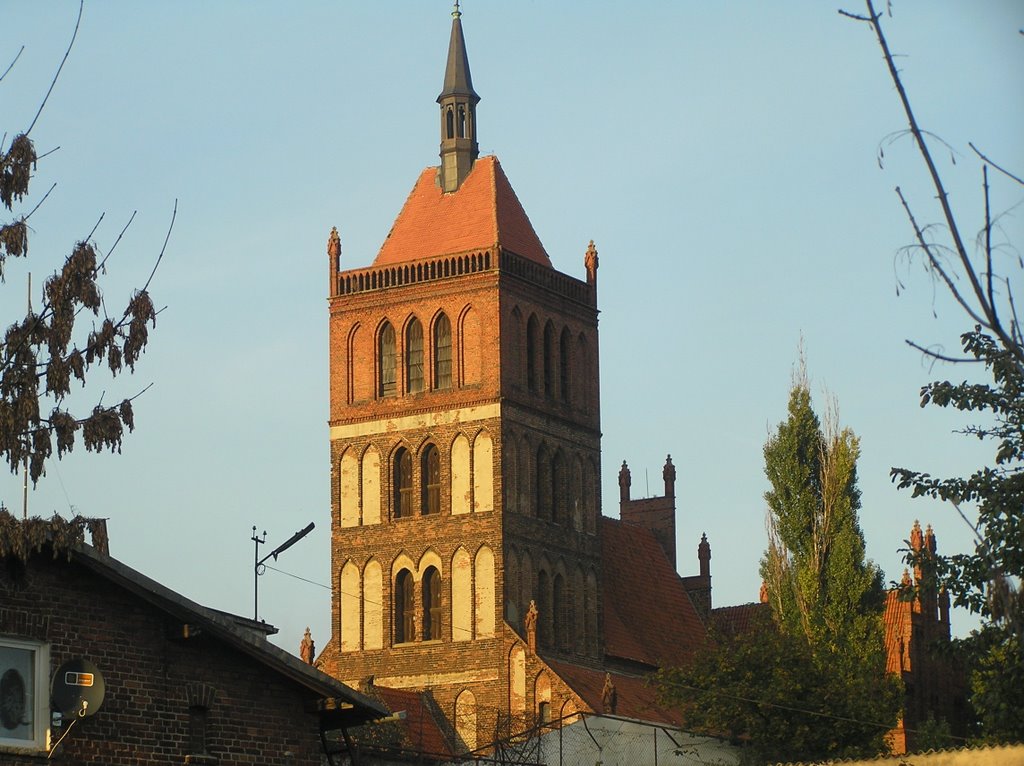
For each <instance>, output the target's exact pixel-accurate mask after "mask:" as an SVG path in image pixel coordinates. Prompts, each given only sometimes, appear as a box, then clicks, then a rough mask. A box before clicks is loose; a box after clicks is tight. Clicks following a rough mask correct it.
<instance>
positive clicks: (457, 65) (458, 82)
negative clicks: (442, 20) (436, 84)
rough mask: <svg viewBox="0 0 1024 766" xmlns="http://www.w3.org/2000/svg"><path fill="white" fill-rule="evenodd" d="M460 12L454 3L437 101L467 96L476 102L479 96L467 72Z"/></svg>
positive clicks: (467, 59)
mask: <svg viewBox="0 0 1024 766" xmlns="http://www.w3.org/2000/svg"><path fill="white" fill-rule="evenodd" d="M461 19H462V13H461V12H460V11H459V4H458V3H455V10H454V11H452V36H451V39H450V40H449V41H448V64H447V66H446V67H445V70H444V87H443V88H442V90H441V95H440V96H438V97H437V103H439V104H440V103H441V99H443V98H445V97H446V96H468V97H469V98H471V99H472V100H473V103H476V102H477V101H479V100H480V96H478V95H477V93H476V91H475V90H473V77H472V75H470V73H469V56H467V55H466V39H465V38H464V37H463V36H462V20H461Z"/></svg>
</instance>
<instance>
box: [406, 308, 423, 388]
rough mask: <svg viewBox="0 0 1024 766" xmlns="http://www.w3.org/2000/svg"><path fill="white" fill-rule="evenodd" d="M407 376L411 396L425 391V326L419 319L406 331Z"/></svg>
mask: <svg viewBox="0 0 1024 766" xmlns="http://www.w3.org/2000/svg"><path fill="white" fill-rule="evenodd" d="M405 375H406V379H407V380H408V386H409V389H408V390H409V393H410V394H418V393H419V392H420V391H422V390H423V325H421V324H420V323H419V320H418V319H413V320H412V321H411V322H410V323H409V327H408V329H407V330H406V331H405Z"/></svg>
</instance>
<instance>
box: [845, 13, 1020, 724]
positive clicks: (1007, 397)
mask: <svg viewBox="0 0 1024 766" xmlns="http://www.w3.org/2000/svg"><path fill="white" fill-rule="evenodd" d="M865 5H866V9H867V13H866V15H857V14H852V13H846V12H845V11H844V12H843V13H844V15H846V16H849V17H851V18H854V19H856V20H858V21H861V22H864V23H867V24H869V25H870V26H871V29H872V31H873V32H874V33H875V37H876V39H877V41H878V45H879V47H880V48H881V51H882V54H883V59H884V61H885V62H886V66H887V69H888V72H889V76H890V78H891V80H892V83H893V85H894V86H895V90H896V93H897V95H898V97H899V100H900V105H901V107H902V109H903V113H904V115H905V117H906V121H907V130H906V133H907V134H908V135H909V136H911V137H912V138H913V145H914V146H915V148H916V149H917V150H918V152H919V153H920V156H921V159H922V161H923V162H924V165H925V167H926V169H927V172H928V182H929V183H928V186H929V189H928V193H927V194H928V200H929V201H928V203H927V204H934V205H936V206H937V209H936V210H935V214H936V216H937V217H938V218H939V219H940V220H941V225H940V226H935V225H924V226H922V225H921V224H919V223H918V218H917V217H916V216H915V215H914V213H913V212H912V206H911V204H910V202H909V201H908V199H907V196H906V195H905V194H904V193H903V192H902V191H901V190H900V188H899V187H897V188H896V193H897V195H898V197H899V200H900V203H901V205H902V206H903V208H904V210H905V211H906V213H907V217H908V220H909V222H910V225H911V228H912V230H913V232H914V237H915V244H914V245H913V246H912V247H910V248H907V250H906V252H908V253H910V254H911V255H912V256H914V257H919V258H920V260H921V262H922V264H923V265H924V267H925V269H926V271H927V272H928V274H929V275H930V276H931V278H932V280H933V283H935V284H939V285H941V286H942V287H943V288H944V289H945V290H946V292H947V293H948V294H949V296H950V297H951V298H952V299H953V301H954V302H955V304H956V306H957V307H958V310H959V311H962V312H963V314H964V315H965V318H966V319H967V320H968V322H969V325H970V326H972V327H973V329H972V330H971V331H969V332H966V333H963V334H962V335H961V337H960V345H961V348H962V350H963V355H961V356H950V355H945V354H942V353H939V352H937V351H935V350H934V349H932V348H925V347H923V346H921V345H919V344H917V343H915V342H913V341H907V342H908V344H909V345H911V346H912V347H913V348H915V349H918V350H919V351H921V352H923V353H924V354H925V355H926V356H929V357H931V358H932V359H933V360H935V361H937V362H941V363H949V364H955V365H961V366H959V367H957V369H964V366H966V368H967V369H968V370H970V371H971V372H979V373H980V372H981V371H984V374H983V375H982V374H978V375H975V376H974V378H973V379H966V377H965V379H962V380H961V381H960V382H951V381H949V380H941V381H935V382H932V383H929V384H928V385H926V386H924V387H923V388H922V389H921V406H922V407H924V406H937V407H943V408H953V409H957V410H961V411H964V412H970V413H973V415H975V416H976V417H977V418H978V420H977V422H975V423H974V424H973V425H970V426H968V427H967V428H965V429H964V433H965V434H967V435H968V436H972V437H975V438H978V439H982V440H991V441H993V442H994V443H995V456H994V458H993V460H992V463H991V464H990V465H987V466H982V467H980V468H978V469H977V470H976V471H974V472H973V473H972V474H971V475H969V476H966V477H950V478H938V477H934V476H932V475H930V474H928V473H926V472H923V471H918V470H913V469H907V468H893V469H892V478H893V481H894V482H895V483H896V484H897V486H898V487H899V488H900V489H910V490H911V491H912V494H913V496H914V497H921V496H924V497H932V498H938V499H940V500H942V501H945V502H947V503H949V504H950V505H951V506H952V507H953V508H954V509H955V510H956V512H957V513H958V514H959V515H960V517H961V518H962V519H963V520H964V522H965V523H966V524H967V525H968V526H970V527H971V528H972V529H973V530H974V533H975V544H974V550H973V551H970V552H965V553H956V554H953V555H946V556H938V557H935V558H934V559H932V557H920V556H915V554H914V552H913V551H911V552H910V554H909V557H908V561H909V562H910V563H912V564H914V565H919V566H921V567H922V568H925V569H929V568H930V573H931V574H932V575H933V576H934V577H935V578H936V579H937V582H938V584H939V585H940V586H943V587H945V588H946V589H947V591H948V592H949V593H950V595H951V597H952V600H953V603H954V604H955V605H957V606H962V607H966V608H967V609H968V610H970V611H971V612H973V613H974V614H977V615H979V616H980V617H981V618H982V627H981V629H980V630H979V631H976V632H974V633H973V634H972V635H971V636H970V637H969V638H968V639H967V640H966V641H964V647H963V648H965V649H966V655H967V657H968V658H973V666H974V667H973V671H972V675H971V689H972V695H971V696H972V699H971V702H972V705H973V708H974V710H975V712H976V713H977V715H978V719H979V721H978V722H979V724H980V726H981V732H982V735H983V737H985V738H986V739H990V740H1001V741H1020V740H1024V713H1022V711H1024V335H1022V328H1021V323H1020V318H1019V316H1018V313H1017V304H1016V302H1015V300H1014V287H1018V288H1019V286H1020V284H1022V281H1021V278H1022V277H1024V261H1022V260H1021V258H1020V255H1019V251H1018V250H1017V249H1015V248H1014V247H1012V245H1011V243H1008V242H1003V241H1000V240H999V233H1000V231H1001V229H1000V227H999V225H998V220H999V216H998V215H993V213H992V212H991V211H992V201H991V192H992V184H991V182H990V175H991V174H990V169H991V170H994V171H995V176H996V178H997V179H999V180H1001V181H1002V182H1005V183H1008V184H1010V187H1011V188H1012V189H1013V190H1014V191H1019V190H1020V188H1021V187H1024V179H1022V178H1021V177H1020V176H1019V175H1015V174H1014V173H1012V172H1010V171H1008V170H1006V169H1005V168H1003V167H1000V166H999V165H998V164H996V163H995V162H993V161H992V160H991V159H989V158H988V157H987V156H986V155H985V154H984V153H982V152H981V151H979V150H978V149H977V147H975V146H974V144H970V148H971V149H972V150H973V153H974V155H975V156H976V158H977V159H978V160H979V161H980V165H981V173H980V176H981V190H982V197H983V201H984V208H983V209H984V219H983V221H982V225H981V228H980V231H979V234H978V236H977V238H976V240H975V241H976V243H977V245H976V247H975V248H974V249H973V251H972V250H969V249H968V247H967V245H966V244H965V242H966V241H969V240H968V239H967V238H965V237H964V236H962V234H961V228H960V224H959V222H958V220H957V216H956V211H955V210H954V207H953V205H952V202H951V197H950V194H949V193H948V191H947V189H946V186H945V184H944V182H943V178H942V175H941V173H940V171H939V167H938V165H937V163H936V162H935V159H934V157H933V156H932V152H931V150H930V149H929V144H928V140H929V139H934V138H935V134H934V132H931V131H929V130H926V129H923V128H922V127H921V126H920V124H919V123H918V121H917V118H916V116H915V114H914V111H913V109H912V107H911V102H910V98H909V96H908V94H907V91H906V89H905V88H904V86H903V82H902V80H901V77H900V69H899V68H898V67H897V66H896V63H895V61H894V58H893V55H892V53H891V51H890V48H889V43H888V40H887V39H886V36H885V33H884V30H883V27H882V14H881V13H880V12H878V11H876V10H875V7H874V3H873V2H872V0H865ZM888 8H889V12H890V13H891V12H892V7H891V4H890V5H889V6H888ZM1007 34H1016V30H1007ZM951 154H952V152H951ZM919 559H920V560H919Z"/></svg>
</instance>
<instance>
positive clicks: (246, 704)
mask: <svg viewBox="0 0 1024 766" xmlns="http://www.w3.org/2000/svg"><path fill="white" fill-rule="evenodd" d="M20 569H21V568H20V567H18V566H14V567H11V566H0V636H13V637H18V638H28V639H33V640H39V641H44V642H47V643H48V644H49V645H50V662H51V674H52V672H53V669H55V668H57V667H59V666H60V664H61V663H63V662H65V661H67V660H69V659H72V658H77V657H82V658H85V659H88V660H89V661H91V662H93V663H94V664H95V665H96V666H97V667H98V668H99V669H100V671H101V672H102V673H103V677H104V681H105V684H106V696H105V698H104V701H103V705H102V707H101V708H100V710H99V711H98V712H97V713H96V714H95V715H92V716H90V717H88V718H86V719H84V720H82V721H81V722H79V723H78V724H76V726H75V727H74V729H72V730H71V733H70V734H69V735H68V737H67V739H65V740H64V742H63V743H61V745H60V747H59V748H58V749H57V751H56V753H55V755H54V762H56V763H69V764H77V763H102V764H111V765H114V764H181V763H184V762H185V757H186V755H188V754H189V753H190V749H189V705H190V704H194V702H195V701H196V699H197V697H201V696H203V695H206V696H207V697H208V698H210V695H211V691H212V702H210V704H209V710H208V717H207V725H206V730H207V738H206V741H207V751H208V752H209V753H210V754H211V755H213V756H216V758H217V759H218V761H217V763H219V764H221V765H222V766H223V765H227V764H252V763H260V764H267V765H268V766H277V765H280V766H285V765H286V764H288V765H289V766H291V765H293V764H309V765H310V766H312V765H313V764H319V763H320V751H321V747H320V742H319V728H318V722H317V717H316V716H315V715H313V714H309V713H306V712H304V710H305V707H306V706H307V705H309V704H310V703H312V702H313V701H314V696H313V694H312V693H311V692H308V691H306V690H304V689H302V688H301V687H299V686H298V685H296V684H293V683H292V682H290V681H288V680H286V679H284V678H278V677H274V676H273V675H272V674H270V673H268V672H267V670H266V668H265V667H264V666H262V665H260V664H259V663H257V662H256V661H254V660H251V659H250V658H248V657H246V656H244V655H241V654H240V653H239V652H237V651H234V650H232V649H230V648H229V647H227V646H225V645H223V644H222V643H220V642H219V641H217V640H215V639H213V638H210V637H207V636H204V635H199V636H195V637H192V638H188V639H183V638H182V637H181V636H182V625H181V623H180V622H178V621H176V620H174V619H172V618H170V617H168V616H167V615H165V614H164V613H163V612H161V611H159V610H157V609H155V608H154V607H152V606H150V605H149V604H148V603H146V602H144V601H142V600H141V599H139V598H138V597H136V596H134V595H132V594H130V593H128V592H126V591H124V590H122V589H121V588H119V587H118V586H116V585H114V584H112V583H110V582H109V581H107V580H105V579H103V578H101V577H99V576H98V575H96V574H94V573H93V572H91V571H89V570H86V569H85V568H83V567H81V566H79V565H77V564H74V563H69V562H67V561H66V560H65V559H63V558H58V559H53V558H52V557H51V556H50V554H49V552H44V553H42V554H37V555H35V556H34V557H33V558H32V559H31V560H30V562H29V565H28V567H27V568H26V569H24V570H22V571H19V570H20ZM60 733H61V732H60V730H55V731H54V734H53V738H54V739H56V738H57V737H58V736H59V735H60ZM36 762H38V757H36V756H32V757H25V756H18V755H14V754H12V753H10V752H6V753H5V752H4V751H3V749H0V763H36Z"/></svg>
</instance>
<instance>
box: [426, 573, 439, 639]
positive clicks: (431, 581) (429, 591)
mask: <svg viewBox="0 0 1024 766" xmlns="http://www.w3.org/2000/svg"><path fill="white" fill-rule="evenodd" d="M441 623H442V617H441V573H440V572H438V571H437V569H435V568H434V567H428V568H427V571H426V572H424V573H423V640H424V641H440V640H441Z"/></svg>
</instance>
